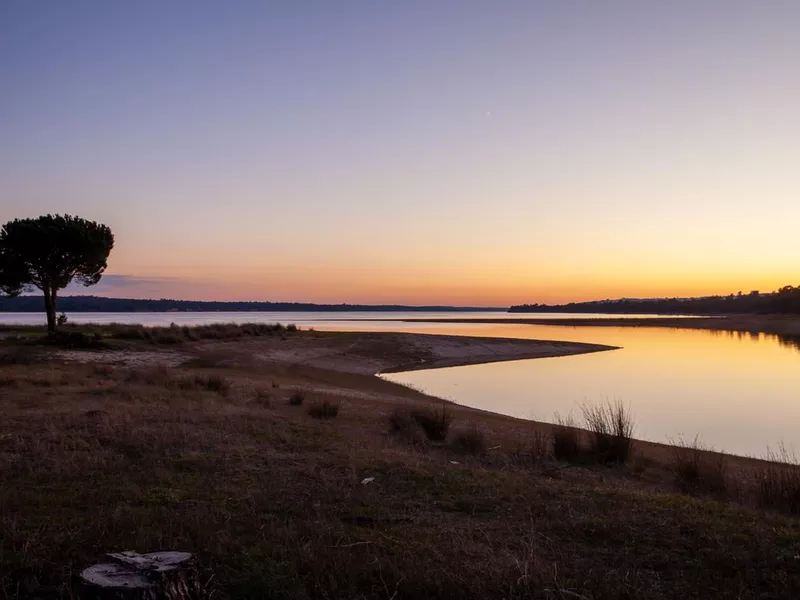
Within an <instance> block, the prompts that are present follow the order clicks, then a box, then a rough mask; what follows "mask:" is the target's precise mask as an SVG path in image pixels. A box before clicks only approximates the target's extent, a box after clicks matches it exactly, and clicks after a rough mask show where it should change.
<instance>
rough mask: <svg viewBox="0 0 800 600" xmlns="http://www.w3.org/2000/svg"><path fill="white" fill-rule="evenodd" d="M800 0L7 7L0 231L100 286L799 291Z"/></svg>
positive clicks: (356, 293) (112, 289) (200, 293)
mask: <svg viewBox="0 0 800 600" xmlns="http://www.w3.org/2000/svg"><path fill="white" fill-rule="evenodd" d="M799 31H800V2H798V1H796V0H786V1H780V0H762V1H757V2H756V1H749V0H748V1H737V0H718V1H716V0H691V1H687V0H670V1H669V2H666V1H659V2H656V1H652V2H651V1H643V0H630V1H622V0H607V1H603V2H597V1H595V0H584V1H577V0H575V1H569V2H565V1H563V0H553V1H546V2H545V1H540V2H536V1H534V0H520V1H511V0H506V1H499V2H488V1H477V2H476V1H468V0H452V1H446V0H426V1H413V0H404V1H403V2H375V1H363V2H356V1H345V0H337V1H335V2H331V1H327V0H326V1H322V0H320V1H310V0H309V1H303V0H298V1H290V0H286V1H277V0H276V1H267V0H261V1H247V0H238V1H235V2H222V1H219V0H214V1H199V0H192V1H191V2H188V1H186V2H179V1H169V2H162V1H157V2H152V1H141V0H137V1H135V2H134V1H132V0H131V1H127V2H108V1H105V0H97V1H94V2H87V1H82V0H70V1H69V2H62V1H60V0H50V1H44V0H43V1H30V0H28V1H25V0H3V2H2V3H0V139H2V143H0V219H1V220H2V221H5V220H8V219H11V218H14V217H33V216H37V215H39V214H43V213H47V212H58V213H64V212H67V213H72V214H78V215H81V216H84V217H87V218H90V219H92V220H98V221H101V222H104V223H106V224H108V225H109V226H110V227H111V228H112V230H113V231H114V233H115V235H116V239H117V243H116V247H115V249H114V251H113V252H112V255H111V259H110V262H109V270H108V273H109V274H110V275H113V277H107V278H106V279H105V280H104V281H103V282H101V283H100V284H99V285H98V286H96V287H95V288H90V290H88V291H89V292H90V293H95V294H108V295H115V296H125V297H151V296H156V297H162V296H166V297H175V298H191V299H230V300H235V299H252V300H298V301H318V302H374V303H381V302H404V303H412V304H422V303H454V304H483V305H487V304H491V305H508V304H511V303H519V302H552V301H568V300H588V299H594V298H606V297H620V296H629V297H630V296H652V295H670V296H672V295H702V294H709V293H728V292H731V291H737V290H739V289H743V290H745V291H749V290H750V289H760V290H762V291H769V290H772V289H774V288H776V287H778V286H780V285H784V284H788V283H792V284H797V283H800V243H798V242H797V228H798V225H799V224H800V35H798V32H799Z"/></svg>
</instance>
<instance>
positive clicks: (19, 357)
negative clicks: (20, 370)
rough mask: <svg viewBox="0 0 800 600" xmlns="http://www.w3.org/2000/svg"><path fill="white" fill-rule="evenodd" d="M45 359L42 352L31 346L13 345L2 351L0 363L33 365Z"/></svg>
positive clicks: (2, 364) (0, 352)
mask: <svg viewBox="0 0 800 600" xmlns="http://www.w3.org/2000/svg"><path fill="white" fill-rule="evenodd" d="M43 361H44V357H43V356H42V354H41V352H39V351H38V350H37V349H36V348H32V347H30V346H11V347H9V348H5V349H4V350H2V351H0V365H1V366H12V365H33V364H38V363H41V362H43Z"/></svg>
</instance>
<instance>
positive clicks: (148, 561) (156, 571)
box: [78, 552, 208, 600]
mask: <svg viewBox="0 0 800 600" xmlns="http://www.w3.org/2000/svg"><path fill="white" fill-rule="evenodd" d="M108 558H109V559H110V560H109V562H106V563H101V564H98V565H94V566H92V567H89V568H88V569H84V570H83V572H82V573H81V576H80V589H79V594H78V598H80V599H81V600H202V599H204V598H207V597H208V595H207V594H206V592H205V590H203V586H202V585H201V583H200V575H199V572H198V570H197V563H196V561H195V558H194V556H193V555H191V554H189V553H188V552H151V553H150V554H137V553H136V552H121V553H119V554H109V555H108Z"/></svg>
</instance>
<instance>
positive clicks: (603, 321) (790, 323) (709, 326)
mask: <svg viewBox="0 0 800 600" xmlns="http://www.w3.org/2000/svg"><path fill="white" fill-rule="evenodd" d="M361 320H365V321H366V320H368V321H377V320H379V319H361ZM381 320H382V319H381ZM394 320H397V321H401V322H403V323H482V324H494V325H503V324H505V325H556V326H564V327H671V328H676V329H705V330H710V331H733V332H737V331H740V332H743V333H768V334H773V335H787V336H792V335H800V318H798V317H797V316H793V315H792V316H787V315H725V316H710V317H693V316H688V315H687V316H685V317H674V316H673V317H646V318H643V317H629V318H626V317H625V316H624V315H621V316H613V317H611V316H610V317H607V318H606V317H603V318H598V317H568V318H555V319H545V318H536V317H530V318H527V317H519V318H517V317H513V318H509V319H495V318H485V317H484V318H478V319H468V318H463V319H462V318H442V319H437V318H429V319H422V318H420V319H394Z"/></svg>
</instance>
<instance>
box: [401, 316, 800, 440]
mask: <svg viewBox="0 0 800 600" xmlns="http://www.w3.org/2000/svg"><path fill="white" fill-rule="evenodd" d="M453 333H466V332H464V331H463V329H462V330H460V331H454V332H453ZM469 333H472V334H473V335H493V336H499V337H503V336H505V337H527V338H539V339H560V340H567V341H580V342H593V343H599V344H608V345H616V346H622V347H623V348H622V349H621V350H615V351H610V352H601V353H597V354H587V355H580V356H570V357H562V358H550V359H539V360H528V361H515V362H510V363H495V364H487V365H474V366H469V367H455V368H449V369H438V370H431V371H417V372H412V373H397V374H392V375H391V376H390V377H389V378H390V379H392V380H393V381H398V382H400V383H408V384H412V385H414V386H416V387H419V388H422V389H424V390H426V391H427V392H429V393H432V394H434V395H437V396H442V397H447V398H450V399H453V400H455V401H456V402H459V403H462V404H466V405H469V406H475V407H478V408H484V409H488V410H493V411H496V412H501V413H504V414H509V415H512V416H517V417H522V418H536V419H539V420H544V421H552V419H553V415H554V414H555V413H556V412H558V413H561V414H567V413H569V412H570V411H572V412H577V411H579V407H580V405H581V404H583V403H585V402H600V401H602V400H604V399H620V400H622V401H623V402H624V403H626V404H630V406H631V408H632V410H633V412H634V414H635V416H636V424H637V437H641V438H644V439H649V440H653V441H658V442H666V441H668V440H669V439H674V438H677V437H679V436H683V437H684V438H689V439H691V438H693V437H694V436H695V435H699V436H700V438H701V439H702V440H703V441H704V442H705V443H707V444H710V445H713V446H714V447H716V448H717V449H720V450H725V451H728V452H733V453H737V454H749V455H763V454H764V452H765V450H766V448H767V446H768V445H769V446H771V447H776V446H777V445H778V444H779V443H780V442H781V441H783V442H785V443H786V444H787V446H790V447H794V448H800V431H798V428H797V426H796V424H797V423H798V422H800V369H799V368H798V367H800V363H799V362H798V356H797V351H798V350H800V336H777V335H766V334H758V333H749V332H727V331H725V332H723V331H702V330H687V329H667V328H647V327H559V326H549V325H523V326H514V325H498V326H492V327H490V328H489V329H483V330H480V331H478V330H474V329H473V330H471V331H470V332H469Z"/></svg>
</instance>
